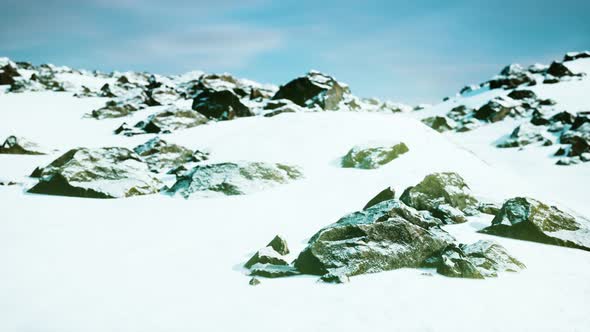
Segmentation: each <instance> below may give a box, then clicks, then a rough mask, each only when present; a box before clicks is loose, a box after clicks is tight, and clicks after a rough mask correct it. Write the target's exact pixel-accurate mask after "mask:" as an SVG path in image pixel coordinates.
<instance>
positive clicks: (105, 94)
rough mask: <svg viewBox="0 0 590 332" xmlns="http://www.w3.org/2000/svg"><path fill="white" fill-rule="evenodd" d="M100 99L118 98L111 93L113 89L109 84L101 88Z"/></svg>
mask: <svg viewBox="0 0 590 332" xmlns="http://www.w3.org/2000/svg"><path fill="white" fill-rule="evenodd" d="M100 92H101V93H100V97H106V98H114V97H117V96H116V95H115V94H114V93H113V92H112V91H111V87H110V86H109V84H108V83H105V85H103V86H102V87H101V88H100Z"/></svg>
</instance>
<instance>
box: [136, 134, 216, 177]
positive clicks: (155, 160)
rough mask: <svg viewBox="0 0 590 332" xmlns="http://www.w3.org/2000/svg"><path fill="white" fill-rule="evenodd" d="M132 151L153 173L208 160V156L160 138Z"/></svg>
mask: <svg viewBox="0 0 590 332" xmlns="http://www.w3.org/2000/svg"><path fill="white" fill-rule="evenodd" d="M133 151H135V153H137V154H138V155H139V156H140V157H141V159H142V160H144V161H145V162H146V163H147V164H148V165H149V168H150V170H151V171H153V172H160V171H162V170H170V169H172V168H176V167H178V166H181V165H183V164H186V163H188V162H196V161H203V160H206V159H207V158H208V154H205V153H202V152H200V151H196V152H194V151H192V150H190V149H187V148H185V147H183V146H180V145H176V144H171V143H168V142H166V141H164V140H163V139H161V138H160V137H154V138H152V139H151V140H149V141H147V142H145V143H144V144H141V145H138V146H136V147H135V148H134V149H133Z"/></svg>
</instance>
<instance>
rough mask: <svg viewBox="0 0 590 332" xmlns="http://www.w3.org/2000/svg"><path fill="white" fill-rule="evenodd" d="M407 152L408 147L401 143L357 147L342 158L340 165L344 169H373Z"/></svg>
mask: <svg viewBox="0 0 590 332" xmlns="http://www.w3.org/2000/svg"><path fill="white" fill-rule="evenodd" d="M408 151H409V149H408V146H407V145H406V144H405V143H403V142H400V143H397V144H394V145H389V146H384V145H380V144H368V145H362V146H361V145H359V146H355V147H353V148H352V149H350V151H348V153H347V154H346V155H345V156H344V157H342V161H341V165H342V167H345V168H362V169H375V168H379V167H381V166H383V165H385V164H387V163H389V162H391V161H392V160H394V159H396V158H397V157H399V156H400V155H402V154H404V153H406V152H408Z"/></svg>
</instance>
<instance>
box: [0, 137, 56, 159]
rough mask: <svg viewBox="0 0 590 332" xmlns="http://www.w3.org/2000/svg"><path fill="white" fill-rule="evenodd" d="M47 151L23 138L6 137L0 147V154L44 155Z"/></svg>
mask: <svg viewBox="0 0 590 332" xmlns="http://www.w3.org/2000/svg"><path fill="white" fill-rule="evenodd" d="M47 152H49V151H47V149H45V148H43V147H41V146H39V144H37V143H34V142H31V141H29V140H27V139H26V138H24V137H16V136H8V137H7V138H6V140H5V141H4V143H2V145H0V154H32V155H39V154H46V153H47Z"/></svg>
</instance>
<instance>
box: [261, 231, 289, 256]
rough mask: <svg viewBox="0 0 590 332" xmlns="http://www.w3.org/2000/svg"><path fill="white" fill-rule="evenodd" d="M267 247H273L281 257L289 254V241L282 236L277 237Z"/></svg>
mask: <svg viewBox="0 0 590 332" xmlns="http://www.w3.org/2000/svg"><path fill="white" fill-rule="evenodd" d="M266 246H267V247H271V248H273V249H274V251H276V252H278V253H279V254H281V255H287V254H289V246H288V245H287V240H285V238H283V237H282V236H280V235H277V236H275V237H274V238H273V239H272V240H271V241H270V242H269V243H268V244H267V245H266Z"/></svg>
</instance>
